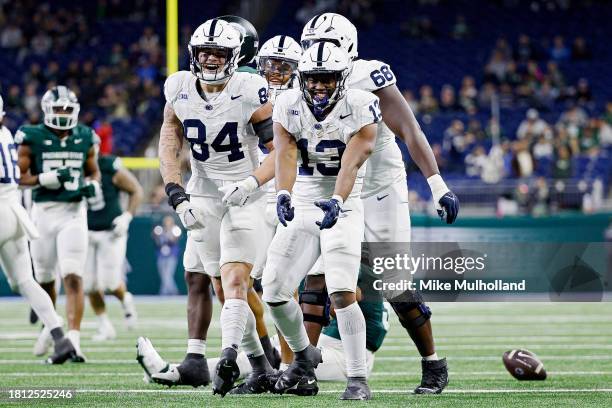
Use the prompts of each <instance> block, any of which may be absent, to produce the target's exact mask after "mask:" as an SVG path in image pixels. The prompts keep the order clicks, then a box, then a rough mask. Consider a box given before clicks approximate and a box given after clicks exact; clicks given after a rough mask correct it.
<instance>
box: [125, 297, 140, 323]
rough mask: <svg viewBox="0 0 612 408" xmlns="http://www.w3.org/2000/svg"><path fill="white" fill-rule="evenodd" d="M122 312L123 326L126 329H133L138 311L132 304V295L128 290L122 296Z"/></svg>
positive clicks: (136, 321)
mask: <svg viewBox="0 0 612 408" xmlns="http://www.w3.org/2000/svg"><path fill="white" fill-rule="evenodd" d="M123 313H124V317H125V327H126V328H127V329H128V330H134V329H135V328H136V324H137V323H138V313H136V307H135V306H134V296H132V294H131V293H130V292H125V296H124V297H123Z"/></svg>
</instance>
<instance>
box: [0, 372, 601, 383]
mask: <svg viewBox="0 0 612 408" xmlns="http://www.w3.org/2000/svg"><path fill="white" fill-rule="evenodd" d="M142 375H143V372H142V371H140V370H139V371H129V372H107V371H100V372H82V371H79V372H70V373H67V372H51V371H49V372H44V371H43V372H32V371H27V372H23V371H18V372H12V373H3V374H2V376H3V377H31V376H36V377H142ZM372 375H373V376H374V377H397V376H420V375H421V373H420V372H417V371H416V370H415V371H378V372H374V373H372ZM449 375H452V376H453V377H455V378H461V377H462V376H476V377H477V376H494V375H499V376H504V377H507V376H508V373H507V372H505V371H450V372H449ZM548 375H549V376H573V375H612V371H548ZM323 382H325V381H323Z"/></svg>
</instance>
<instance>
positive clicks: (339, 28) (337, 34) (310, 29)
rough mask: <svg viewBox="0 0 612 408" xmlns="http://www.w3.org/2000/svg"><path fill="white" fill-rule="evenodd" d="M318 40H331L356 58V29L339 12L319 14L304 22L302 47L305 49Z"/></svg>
mask: <svg viewBox="0 0 612 408" xmlns="http://www.w3.org/2000/svg"><path fill="white" fill-rule="evenodd" d="M319 41H329V42H332V43H334V44H336V45H337V46H338V47H340V48H342V49H343V50H344V51H346V53H347V54H348V55H349V57H350V59H351V60H354V59H355V58H357V29H356V28H355V26H354V25H353V23H351V22H350V21H349V20H348V19H347V18H346V17H344V16H343V15H341V14H336V13H324V14H319V15H317V16H314V17H313V18H311V19H310V21H309V22H308V23H306V25H305V26H304V29H303V30H302V37H301V38H300V42H301V43H302V48H303V49H304V50H307V49H308V48H310V47H311V46H312V45H313V44H315V43H317V42H319Z"/></svg>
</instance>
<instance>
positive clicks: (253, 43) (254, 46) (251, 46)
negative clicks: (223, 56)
mask: <svg viewBox="0 0 612 408" xmlns="http://www.w3.org/2000/svg"><path fill="white" fill-rule="evenodd" d="M218 18H219V19H220V20H224V21H227V22H228V23H230V24H231V25H232V26H233V27H234V28H235V29H236V30H238V31H239V32H240V34H241V35H242V47H240V57H239V58H238V66H239V67H243V66H245V65H248V64H250V63H252V62H253V61H254V60H255V56H256V55H257V51H258V50H259V35H258V34H257V30H256V29H255V27H253V24H251V23H250V22H249V21H248V20H245V19H244V18H242V17H238V16H230V15H228V16H221V17H218Z"/></svg>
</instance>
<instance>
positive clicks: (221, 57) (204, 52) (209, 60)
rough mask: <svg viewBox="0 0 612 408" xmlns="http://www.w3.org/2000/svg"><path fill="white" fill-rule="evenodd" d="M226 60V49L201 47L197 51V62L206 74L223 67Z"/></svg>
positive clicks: (214, 72)
mask: <svg viewBox="0 0 612 408" xmlns="http://www.w3.org/2000/svg"><path fill="white" fill-rule="evenodd" d="M226 61H227V51H226V50H225V49H221V48H201V49H199V51H198V62H199V63H200V65H201V66H202V69H203V70H204V72H206V73H207V74H216V73H218V72H220V71H221V70H222V69H223V66H224V65H225V62H226Z"/></svg>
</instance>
